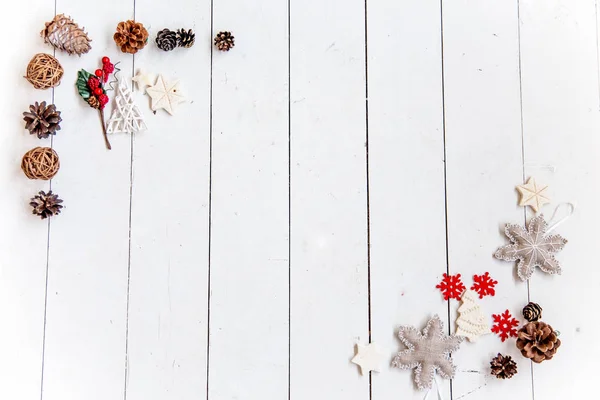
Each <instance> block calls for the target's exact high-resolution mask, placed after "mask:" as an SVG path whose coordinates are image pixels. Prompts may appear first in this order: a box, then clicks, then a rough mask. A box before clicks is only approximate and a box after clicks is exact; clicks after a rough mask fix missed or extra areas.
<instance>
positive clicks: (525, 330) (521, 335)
mask: <svg viewBox="0 0 600 400" xmlns="http://www.w3.org/2000/svg"><path fill="white" fill-rule="evenodd" d="M559 347H560V339H559V338H558V335H557V334H556V332H555V331H554V329H552V327H551V326H550V325H548V324H546V323H545V322H542V321H535V322H528V323H527V324H525V326H523V327H522V328H521V329H519V332H518V333H517V349H519V350H521V354H523V357H525V358H530V359H531V360H532V361H533V362H535V363H541V362H542V361H544V360H551V359H552V357H554V355H555V354H556V351H557V350H558V348H559Z"/></svg>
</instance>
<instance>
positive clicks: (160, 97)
mask: <svg viewBox="0 0 600 400" xmlns="http://www.w3.org/2000/svg"><path fill="white" fill-rule="evenodd" d="M146 94H147V95H148V96H150V98H151V99H152V111H157V110H159V109H161V108H162V109H164V110H165V111H166V112H168V113H169V114H171V115H173V111H174V109H175V105H177V104H179V103H183V102H184V101H185V100H186V99H185V97H184V96H183V95H182V94H181V89H179V81H168V80H166V79H165V78H164V77H163V76H162V75H159V76H158V79H157V80H156V84H155V85H153V86H150V87H148V88H147V89H146Z"/></svg>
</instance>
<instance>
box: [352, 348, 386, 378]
mask: <svg viewBox="0 0 600 400" xmlns="http://www.w3.org/2000/svg"><path fill="white" fill-rule="evenodd" d="M385 357H386V354H385V353H384V351H383V349H382V348H381V347H380V346H379V345H378V344H376V343H369V344H368V345H366V346H363V345H362V344H358V343H357V344H356V355H355V356H354V358H353V359H352V363H354V364H356V365H358V366H359V367H360V372H361V374H363V375H367V374H368V373H369V372H370V371H375V372H380V371H381V363H382V362H383V360H384V359H385Z"/></svg>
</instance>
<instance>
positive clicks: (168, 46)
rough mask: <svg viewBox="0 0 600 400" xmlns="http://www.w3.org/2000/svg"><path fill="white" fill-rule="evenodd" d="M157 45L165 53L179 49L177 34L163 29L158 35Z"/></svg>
mask: <svg viewBox="0 0 600 400" xmlns="http://www.w3.org/2000/svg"><path fill="white" fill-rule="evenodd" d="M156 45H157V46H158V48H159V49H161V50H164V51H171V50H173V49H174V48H175V47H177V32H174V31H171V30H169V29H163V30H162V31H159V32H158V34H157V35H156Z"/></svg>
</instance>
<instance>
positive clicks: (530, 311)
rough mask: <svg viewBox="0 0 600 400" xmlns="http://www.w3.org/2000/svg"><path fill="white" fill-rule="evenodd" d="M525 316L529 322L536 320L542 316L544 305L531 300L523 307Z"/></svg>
mask: <svg viewBox="0 0 600 400" xmlns="http://www.w3.org/2000/svg"><path fill="white" fill-rule="evenodd" d="M523 317H524V318H525V319H526V320H527V321H529V322H535V321H537V320H539V319H540V318H542V307H540V305H539V304H537V303H532V302H530V303H529V304H527V305H526V306H525V308H523Z"/></svg>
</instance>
